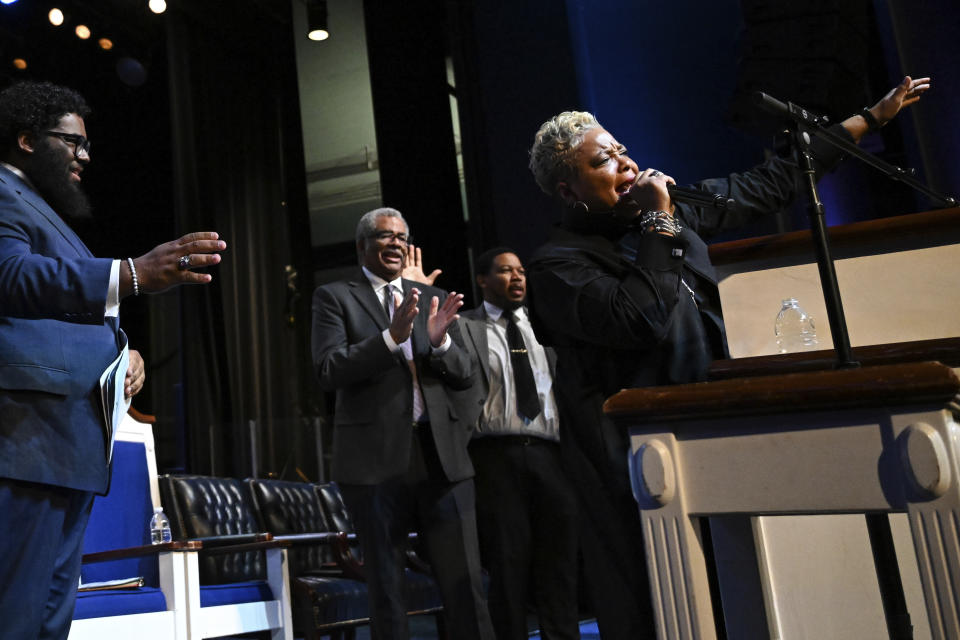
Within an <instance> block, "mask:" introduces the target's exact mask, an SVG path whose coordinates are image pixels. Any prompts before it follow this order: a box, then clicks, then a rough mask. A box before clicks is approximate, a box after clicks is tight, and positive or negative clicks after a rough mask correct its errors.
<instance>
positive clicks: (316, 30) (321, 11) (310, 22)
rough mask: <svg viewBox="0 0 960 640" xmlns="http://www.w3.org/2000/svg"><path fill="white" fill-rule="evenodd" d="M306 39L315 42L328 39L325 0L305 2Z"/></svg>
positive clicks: (308, 0)
mask: <svg viewBox="0 0 960 640" xmlns="http://www.w3.org/2000/svg"><path fill="white" fill-rule="evenodd" d="M307 37H308V38H310V39H311V40H317V41H319V40H326V39H327V38H329V37H330V32H329V31H327V0H307Z"/></svg>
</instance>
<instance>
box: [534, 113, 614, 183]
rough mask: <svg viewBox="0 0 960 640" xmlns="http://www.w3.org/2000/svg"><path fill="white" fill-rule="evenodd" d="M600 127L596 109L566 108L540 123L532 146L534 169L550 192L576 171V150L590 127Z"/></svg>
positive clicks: (537, 179)
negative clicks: (595, 112) (579, 109)
mask: <svg viewBox="0 0 960 640" xmlns="http://www.w3.org/2000/svg"><path fill="white" fill-rule="evenodd" d="M597 127H600V123H599V122H597V119H596V118H595V117H593V114H592V113H588V112H586V111H564V112H563V113H560V114H557V115H555V116H553V117H552V118H550V119H549V120H547V121H546V122H544V123H543V124H542V125H540V129H539V130H538V131H537V135H536V136H534V138H533V146H532V147H530V165H529V166H530V171H532V172H533V177H534V179H535V180H536V181H537V185H538V186H539V187H540V189H541V190H542V191H543V192H544V193H546V194H547V195H554V193H555V190H556V187H557V183H558V182H560V181H561V180H564V179H566V178H569V177H570V176H572V175H575V172H576V168H575V167H574V165H573V151H574V150H575V149H576V148H577V147H579V146H580V144H581V143H582V142H583V136H584V135H585V134H586V133H587V131H589V130H590V129H595V128H597Z"/></svg>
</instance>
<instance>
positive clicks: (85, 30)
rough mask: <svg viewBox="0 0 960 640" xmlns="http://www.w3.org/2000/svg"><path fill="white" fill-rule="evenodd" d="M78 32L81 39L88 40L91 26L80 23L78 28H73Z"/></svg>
mask: <svg viewBox="0 0 960 640" xmlns="http://www.w3.org/2000/svg"><path fill="white" fill-rule="evenodd" d="M73 32H74V33H76V34H77V37H78V38H80V39H81V40H86V39H87V38H89V37H90V27H88V26H87V25H85V24H78V25H77V28H76V29H74V30H73Z"/></svg>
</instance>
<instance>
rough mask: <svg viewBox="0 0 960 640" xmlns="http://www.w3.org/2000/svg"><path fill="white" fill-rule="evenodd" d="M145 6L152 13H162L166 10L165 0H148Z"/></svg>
mask: <svg viewBox="0 0 960 640" xmlns="http://www.w3.org/2000/svg"><path fill="white" fill-rule="evenodd" d="M147 6H148V7H150V11H153V12H154V13H163V12H164V11H166V10H167V3H166V1H165V0H150V2H148V3H147Z"/></svg>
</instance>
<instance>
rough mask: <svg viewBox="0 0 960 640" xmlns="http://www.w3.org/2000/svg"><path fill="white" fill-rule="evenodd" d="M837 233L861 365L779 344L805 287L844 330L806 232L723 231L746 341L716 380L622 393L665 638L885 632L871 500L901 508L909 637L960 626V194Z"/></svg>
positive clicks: (899, 542) (739, 328) (897, 535)
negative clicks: (942, 205)
mask: <svg viewBox="0 0 960 640" xmlns="http://www.w3.org/2000/svg"><path fill="white" fill-rule="evenodd" d="M830 233H831V240H832V243H833V250H834V259H835V262H836V270H837V277H838V281H839V286H840V291H841V296H842V299H843V303H844V311H845V313H846V318H847V325H848V328H849V332H850V342H851V345H852V346H853V347H854V356H855V358H856V359H858V360H860V361H861V363H862V364H863V366H862V367H861V368H859V369H847V370H834V369H833V367H832V365H833V362H834V358H833V357H832V352H831V351H820V352H812V353H803V354H785V355H775V354H776V344H775V340H774V334H773V324H774V320H775V317H776V314H777V311H778V310H779V308H780V301H781V300H782V299H785V298H790V297H794V298H797V299H798V300H799V301H800V304H801V306H803V307H804V308H805V309H806V310H807V311H808V312H809V313H810V314H811V315H813V316H814V318H815V319H817V320H823V321H822V322H819V323H818V324H817V331H818V337H819V340H820V346H821V348H823V347H828V346H829V345H830V344H831V337H830V335H829V326H828V324H827V322H826V321H825V320H826V316H825V313H826V310H825V306H824V302H823V297H822V294H821V293H820V283H819V278H818V273H817V268H816V265H815V264H814V263H815V260H814V258H813V256H812V250H811V249H810V245H809V235H810V234H809V232H796V233H791V234H784V235H781V236H771V237H767V238H756V239H750V240H744V241H737V242H732V243H725V244H721V245H715V246H714V247H712V248H711V257H712V258H713V260H714V263H715V265H716V266H717V268H718V272H719V273H720V294H721V299H722V303H723V311H724V318H725V320H726V325H727V335H728V344H729V348H730V353H731V356H732V357H733V358H734V359H732V360H726V361H722V362H717V363H715V365H714V367H713V368H712V380H711V381H710V382H704V383H696V384H690V385H679V386H673V387H654V388H646V389H631V390H625V391H623V392H621V393H619V394H617V395H615V396H613V397H612V398H610V399H609V400H608V401H607V404H606V407H605V410H606V411H607V413H608V414H609V415H611V416H612V417H613V418H614V419H615V420H617V421H618V422H619V423H621V424H623V425H624V426H625V427H627V428H629V429H630V433H631V451H630V460H631V480H632V481H633V486H634V494H635V496H636V497H637V499H638V502H639V504H640V508H641V519H642V521H643V524H644V531H645V534H646V541H645V542H646V545H647V557H648V570H649V577H650V581H651V587H652V592H653V594H654V600H655V601H654V607H655V610H656V611H657V615H658V625H659V630H660V635H661V637H662V638H669V639H671V640H673V639H675V638H715V637H717V635H718V632H719V635H724V634H725V635H726V637H728V638H764V637H770V638H783V639H785V640H789V639H792V638H871V639H872V638H882V637H887V625H886V623H885V621H884V611H883V607H882V605H881V602H880V595H879V588H878V587H877V574H876V571H875V570H874V567H873V563H872V557H871V554H870V543H869V540H868V539H867V533H866V526H865V524H864V518H863V516H862V515H859V514H864V513H890V514H893V515H892V516H891V519H892V522H891V524H892V530H893V534H894V542H895V543H896V551H897V557H898V560H899V563H900V577H901V579H902V581H903V585H904V592H905V595H906V600H907V608H908V611H909V614H910V617H911V621H912V623H913V633H914V637H916V638H938V639H939V638H942V639H945V640H946V639H950V638H958V637H960V405H958V393H960V379H958V377H957V371H958V369H955V367H960V287H957V286H956V273H957V271H958V268H960V209H948V210H941V211H935V212H929V213H923V214H914V215H908V216H900V217H897V218H889V219H884V220H877V221H871V222H865V223H857V224H852V225H846V226H843V227H835V228H833V229H831V232H830ZM704 523H708V524H709V526H703V525H704ZM711 590H712V592H713V595H712V596H711Z"/></svg>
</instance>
